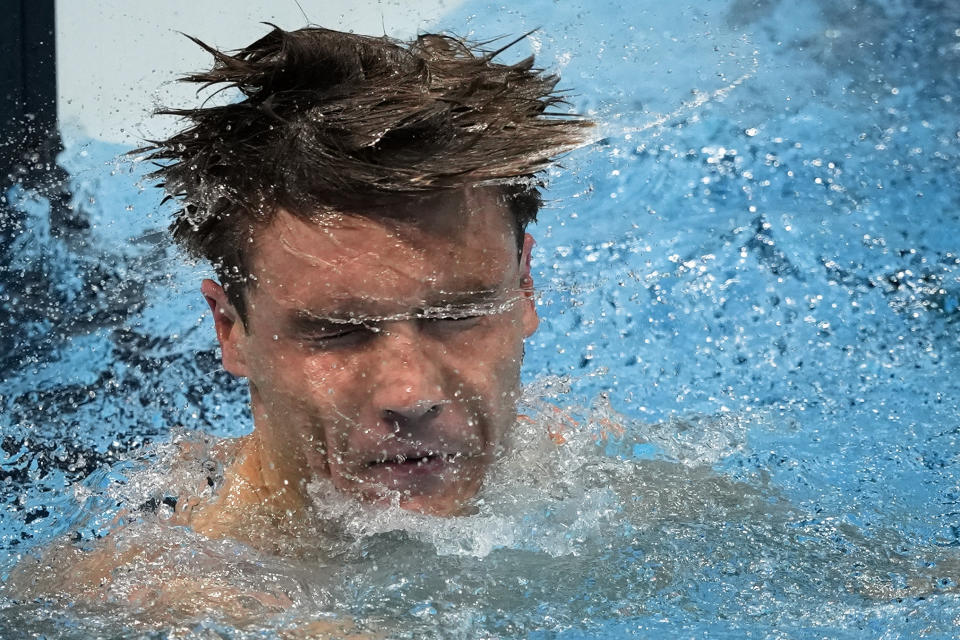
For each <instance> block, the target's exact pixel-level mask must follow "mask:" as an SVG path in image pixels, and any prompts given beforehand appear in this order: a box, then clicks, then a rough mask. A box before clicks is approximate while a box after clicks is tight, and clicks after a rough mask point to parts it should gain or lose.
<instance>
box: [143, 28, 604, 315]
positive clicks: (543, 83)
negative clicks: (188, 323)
mask: <svg viewBox="0 0 960 640" xmlns="http://www.w3.org/2000/svg"><path fill="white" fill-rule="evenodd" d="M190 39H191V40H193V41H194V42H196V43H197V44H198V45H199V46H201V47H203V48H204V49H205V50H207V51H208V52H209V53H210V54H211V55H212V56H213V58H214V65H213V68H212V69H210V70H209V71H203V72H199V73H194V74H192V75H188V76H186V77H184V78H182V80H183V81H185V82H191V83H197V84H198V85H201V88H209V87H218V88H219V89H220V90H224V89H227V90H235V91H238V92H239V99H238V100H236V101H234V102H231V103H229V104H218V105H213V106H205V105H204V106H201V107H199V108H195V109H164V110H161V111H159V112H158V113H161V114H169V115H176V116H180V117H182V118H185V119H187V120H188V122H189V126H188V127H187V128H185V129H184V130H182V131H180V132H179V133H177V134H175V135H173V136H172V137H170V138H168V139H166V140H162V141H151V142H150V145H149V146H147V147H145V148H144V149H141V150H139V151H140V152H144V151H146V152H148V155H147V157H148V159H151V160H153V161H155V162H157V164H158V165H159V167H160V168H159V169H158V170H156V171H155V172H154V173H153V174H152V177H153V178H155V179H157V180H158V181H159V183H160V186H162V187H163V188H164V189H165V191H166V193H167V199H175V200H177V201H178V202H179V203H180V207H179V209H178V210H177V211H176V212H175V214H174V220H173V222H172V224H171V227H170V228H171V231H172V233H173V237H174V239H175V241H176V242H177V243H178V244H180V245H181V247H183V248H184V249H185V250H186V251H187V253H189V254H191V255H193V256H195V257H199V258H205V259H207V260H209V261H210V262H211V264H213V266H214V268H215V269H216V271H217V274H218V276H219V277H220V279H221V281H222V282H223V284H224V287H225V289H226V291H227V295H228V297H229V299H230V302H231V304H233V305H234V307H235V308H236V309H237V311H238V313H239V314H240V316H241V319H245V315H246V314H245V311H246V305H245V302H244V296H243V291H244V288H245V286H244V285H245V283H246V282H247V275H246V274H247V273H248V272H249V266H250V265H249V261H250V259H251V254H252V251H251V249H252V248H254V246H255V243H254V238H255V235H256V232H257V231H258V230H259V229H262V228H263V227H264V226H266V225H268V224H269V223H270V222H271V220H272V219H273V218H274V216H275V214H276V212H277V211H278V210H279V209H281V208H282V209H285V210H287V211H289V212H290V213H292V214H294V215H297V216H301V217H304V218H312V217H314V216H316V215H317V214H318V213H320V212H323V211H328V210H341V211H350V212H358V213H360V214H361V215H378V214H377V213H375V211H377V210H378V208H377V206H376V205H377V204H378V203H383V202H389V201H391V200H394V199H396V198H407V197H416V196H418V195H426V194H430V193H437V192H440V191H444V190H452V189H457V188H462V187H466V186H471V185H484V184H498V185H501V194H502V198H503V199H504V201H505V202H506V203H507V205H508V206H509V209H510V211H511V212H512V213H513V216H514V219H515V223H516V230H517V241H518V246H522V242H523V231H524V229H525V228H526V226H527V224H528V223H530V222H532V221H533V220H535V219H536V215H537V211H538V209H539V207H540V206H541V204H542V201H541V194H540V187H541V186H542V185H541V183H540V182H539V181H538V178H537V176H538V174H539V172H541V171H542V170H543V169H545V168H546V167H547V166H549V164H550V163H551V162H552V160H553V159H555V158H556V157H557V156H558V155H560V154H562V153H563V152H565V151H568V150H570V149H572V148H574V147H576V146H578V145H580V144H582V141H583V139H584V128H585V127H588V126H590V123H589V122H587V121H585V120H584V119H582V118H579V117H575V116H571V115H569V114H566V113H561V112H554V111H551V108H552V107H554V106H556V105H558V104H561V103H563V102H564V101H563V99H562V95H561V94H560V93H559V92H557V91H556V90H555V87H556V84H557V81H558V78H557V76H555V75H550V74H546V73H544V72H543V70H541V69H538V68H535V67H534V60H533V57H529V58H526V59H524V60H521V61H520V62H516V63H514V64H501V63H497V62H494V61H493V58H494V57H495V56H497V55H499V54H500V53H501V52H502V51H503V50H504V49H506V48H507V47H509V46H510V45H512V44H514V43H515V42H518V41H519V40H516V41H514V42H511V43H510V44H508V45H507V46H506V47H501V48H500V49H498V50H487V49H485V47H486V46H487V45H489V44H490V43H479V44H471V43H468V42H467V41H465V40H463V39H460V38H456V37H453V36H450V35H437V34H427V35H421V36H420V37H418V38H416V39H415V40H413V41H412V42H406V43H405V42H400V41H397V40H394V39H391V38H388V37H369V36H362V35H356V34H351V33H343V32H340V31H333V30H330V29H323V28H318V27H309V28H304V29H299V30H296V31H284V30H283V29H280V28H277V27H273V29H272V31H270V32H269V33H268V34H267V35H266V36H264V37H262V38H260V39H259V40H257V41H256V42H254V43H252V44H250V45H249V46H247V47H245V48H243V49H241V50H239V51H236V52H233V53H226V52H224V51H219V50H217V49H215V48H213V47H211V46H209V45H207V44H205V43H203V42H201V41H200V40H198V39H196V38H192V37H191V38H190ZM379 215H383V214H379Z"/></svg>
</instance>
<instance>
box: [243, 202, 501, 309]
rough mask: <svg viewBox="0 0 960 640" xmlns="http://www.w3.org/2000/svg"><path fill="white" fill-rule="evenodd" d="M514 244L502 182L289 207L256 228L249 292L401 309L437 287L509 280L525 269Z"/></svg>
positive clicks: (284, 301) (295, 302)
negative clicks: (335, 205) (349, 204)
mask: <svg viewBox="0 0 960 640" xmlns="http://www.w3.org/2000/svg"><path fill="white" fill-rule="evenodd" d="M516 247H517V245H516V231H515V229H514V224H513V221H512V216H511V213H510V211H509V209H508V207H507V206H506V204H505V203H504V202H503V201H502V200H501V199H500V198H498V197H497V192H496V191H495V190H494V189H477V188H475V189H465V190H462V191H456V192H450V193H446V194H443V195H439V196H430V197H425V198H419V199H405V200H403V201H401V202H398V203H397V204H396V205H395V208H392V209H390V210H386V211H372V212H364V213H362V214H358V213H352V212H330V213H324V214H323V215H321V216H317V217H316V218H315V219H312V220H306V219H304V218H302V217H299V216H294V215H293V214H291V213H289V212H287V211H284V210H281V211H279V212H278V215H277V216H276V218H275V219H274V220H273V221H272V222H271V224H270V225H268V226H267V227H265V228H264V229H262V230H261V231H260V232H259V233H258V234H257V238H256V250H255V252H254V256H253V260H252V265H251V267H252V269H251V271H252V275H253V276H254V277H255V286H254V287H253V290H252V291H251V293H252V294H253V295H252V296H251V301H252V302H253V301H256V300H257V298H260V302H263V301H264V299H267V300H269V302H271V303H273V304H276V305H279V306H283V307H290V308H303V309H315V310H325V309H329V308H332V307H337V306H342V305H345V304H346V305H347V306H349V307H351V310H352V309H353V307H356V306H358V305H360V306H369V307H371V308H370V309H369V312H371V313H374V312H379V313H390V312H394V311H403V310H404V309H405V308H406V307H408V306H410V305H417V304H421V303H423V302H429V301H430V299H431V297H436V296H437V294H438V293H440V294H442V293H460V292H465V291H474V290H483V289H491V288H496V287H502V286H505V285H506V284H507V283H508V282H509V280H510V277H511V275H512V274H513V273H514V272H515V271H516V269H517V264H518V260H517V248H516ZM361 311H367V310H361Z"/></svg>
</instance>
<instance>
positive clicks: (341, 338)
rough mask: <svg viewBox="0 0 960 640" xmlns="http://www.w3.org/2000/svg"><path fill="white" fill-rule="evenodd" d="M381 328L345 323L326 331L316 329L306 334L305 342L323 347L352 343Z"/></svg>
mask: <svg viewBox="0 0 960 640" xmlns="http://www.w3.org/2000/svg"><path fill="white" fill-rule="evenodd" d="M379 331H380V330H379V329H378V328H377V327H373V326H370V325H359V324H344V325H338V326H336V327H331V328H330V329H329V330H325V331H315V332H311V333H309V334H307V335H305V336H304V342H309V343H311V344H314V345H318V346H322V347H333V346H339V345H345V344H352V343H353V342H357V341H359V340H362V339H365V338H367V337H369V336H370V335H372V334H374V333H378V332H379Z"/></svg>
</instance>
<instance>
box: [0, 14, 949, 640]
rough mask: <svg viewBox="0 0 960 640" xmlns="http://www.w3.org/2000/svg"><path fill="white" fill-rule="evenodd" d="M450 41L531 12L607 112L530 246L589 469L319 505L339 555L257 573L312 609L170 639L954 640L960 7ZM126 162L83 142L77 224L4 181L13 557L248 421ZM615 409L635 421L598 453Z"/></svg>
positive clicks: (196, 626) (53, 613) (66, 624)
mask: <svg viewBox="0 0 960 640" xmlns="http://www.w3.org/2000/svg"><path fill="white" fill-rule="evenodd" d="M436 26H437V27H438V28H450V29H452V30H454V31H456V32H458V33H461V34H464V33H468V34H470V33H472V34H475V35H476V36H477V37H489V36H491V35H499V34H512V33H518V32H522V31H525V30H527V29H531V28H534V27H540V30H539V31H538V32H537V33H535V34H534V35H533V36H532V37H531V38H529V39H528V41H527V42H526V43H524V44H522V45H520V47H521V48H524V47H525V48H526V49H528V50H532V51H534V52H536V53H537V54H538V60H539V61H540V62H541V64H544V65H546V66H547V67H549V68H555V69H557V70H559V72H560V73H561V74H562V76H563V78H564V82H563V85H564V86H566V87H569V88H570V89H571V94H570V101H571V103H572V105H573V108H574V109H575V110H577V111H580V112H586V113H590V114H592V115H593V116H594V117H595V118H596V119H598V120H599V121H600V122H601V123H602V126H601V131H600V133H599V135H598V140H597V141H596V142H595V143H594V144H593V145H591V146H590V147H589V148H587V149H584V150H581V151H580V152H577V153H575V154H572V155H571V156H570V157H569V158H567V159H566V160H565V161H564V163H563V164H564V166H565V170H564V171H558V172H556V173H555V174H551V176H550V191H549V197H550V198H552V201H551V203H550V205H549V206H548V207H547V209H545V210H544V211H543V212H542V214H541V218H540V222H539V223H538V224H537V225H536V227H535V228H534V229H532V232H533V233H534V235H535V236H536V238H537V240H538V247H537V250H536V253H535V256H534V257H535V265H534V270H535V277H536V281H537V283H538V287H539V288H540V298H539V304H540V307H539V308H540V312H541V328H540V330H539V331H538V333H537V334H535V335H534V337H533V338H532V339H531V341H530V343H529V344H528V347H527V355H526V361H525V368H524V380H525V382H526V383H527V384H528V385H529V389H528V391H527V396H528V397H527V400H526V405H527V407H526V409H527V411H528V413H529V414H530V415H531V416H535V421H536V422H537V423H538V426H541V427H542V426H544V425H546V424H548V423H551V422H552V421H554V422H555V421H556V420H557V419H558V418H557V415H558V414H556V413H554V410H553V409H551V408H550V405H552V406H554V407H557V408H559V409H560V410H562V412H563V415H566V416H569V417H570V418H572V419H576V420H577V421H578V422H579V424H580V427H578V428H571V435H570V439H571V442H570V443H569V445H565V446H568V451H571V452H575V455H574V454H573V453H571V454H570V455H568V454H567V453H564V450H563V449H562V448H561V449H560V450H559V451H543V450H535V451H536V454H535V455H533V457H532V458H529V459H523V458H522V457H521V459H520V460H512V461H507V462H505V463H504V468H503V469H502V475H501V478H502V479H501V480H498V481H497V482H495V483H494V486H493V487H492V488H491V489H490V490H489V494H488V495H487V496H485V500H486V503H485V504H486V506H485V507H484V508H482V509H481V510H480V513H479V514H477V515H476V516H471V517H468V518H464V519H462V520H461V521H459V522H445V523H444V522H439V523H438V522H434V521H431V520H430V519H423V518H415V517H412V516H404V515H403V514H396V513H388V514H376V513H370V512H367V511H364V510H362V509H353V508H351V507H350V506H349V505H339V506H338V507H336V508H333V507H331V509H333V511H331V513H330V514H328V515H330V517H331V519H333V520H336V521H337V522H339V523H340V526H341V527H342V531H341V532H340V537H339V538H338V539H337V540H338V542H336V543H333V542H331V543H330V545H331V546H330V547H329V549H332V550H333V551H335V553H334V554H333V555H334V557H336V558H337V563H336V566H335V567H330V566H325V567H324V570H323V571H322V572H321V571H317V572H314V573H310V574H309V575H306V576H304V575H301V574H298V573H296V571H295V570H294V568H293V567H291V566H287V565H284V564H283V562H282V561H281V560H278V559H270V560H269V561H268V560H264V559H259V560H258V562H260V565H258V566H260V567H269V568H270V571H271V572H272V573H271V575H280V576H283V577H284V578H286V579H290V580H291V581H292V580H294V577H295V578H296V579H297V580H299V582H298V583H297V584H298V585H300V586H298V587H297V589H300V590H301V591H298V592H297V593H302V594H303V595H302V600H299V601H298V603H299V605H298V606H299V608H298V609H297V610H296V612H295V613H294V614H291V615H292V617H288V618H283V617H278V618H273V619H269V620H267V621H266V622H262V621H261V622H262V623H258V625H253V626H252V627H251V626H249V625H248V626H242V625H239V624H236V623H235V621H233V622H231V621H226V622H225V621H222V620H219V621H218V620H211V619H204V618H199V619H197V620H184V621H177V625H179V627H177V626H176V625H175V624H174V623H173V622H171V623H170V625H169V627H168V633H170V634H174V633H179V634H180V635H172V636H171V637H189V636H190V634H194V635H196V637H269V636H270V635H271V634H272V633H273V632H275V631H276V630H277V629H281V628H285V626H286V625H291V624H295V623H296V621H297V620H298V619H300V620H302V619H308V618H311V617H317V616H325V615H331V616H334V617H336V616H341V617H349V618H350V619H353V620H357V621H358V623H359V624H360V625H361V626H363V625H367V626H368V627H370V628H378V627H383V628H387V629H389V630H390V633H392V634H394V635H397V636H398V637H402V636H404V634H406V635H407V637H424V636H425V635H435V636H437V637H464V638H474V637H529V638H538V639H540V638H568V639H572V638H622V637H640V638H647V637H649V638H661V637H671V638H726V637H731V638H741V637H754V638H864V637H877V638H880V637H882V638H901V637H902V638H918V637H928V638H951V637H956V636H957V635H958V632H956V631H955V628H956V626H957V624H958V621H960V600H958V595H957V583H958V582H960V474H958V472H957V469H956V463H957V457H958V453H960V448H958V437H960V436H958V434H960V378H958V376H957V375H956V372H957V371H960V368H958V364H960V362H958V361H960V333H958V328H960V119H958V118H957V116H956V113H957V104H958V103H960V6H958V5H957V4H956V3H955V2H953V1H952V0H942V1H935V0H927V1H925V2H922V3H919V2H915V1H907V0H886V1H880V0H870V1H868V2H853V0H839V1H838V0H816V1H811V2H804V3H798V2H788V1H786V0H722V1H721V0H716V1H704V2H699V3H696V5H695V6H687V5H685V4H681V3H674V4H671V5H670V6H664V3H653V2H650V3H647V2H626V1H623V2H614V1H612V0H596V1H593V2H589V3H587V2H576V1H555V0H532V1H528V2H522V3H512V4H510V5H509V6H503V5H499V4H492V3H484V2H468V3H466V4H465V5H462V6H460V7H459V8H457V9H456V10H455V11H453V12H452V13H451V14H450V15H447V16H443V17H441V18H439V19H438V20H437V23H436ZM237 44H238V45H239V44H240V43H237ZM522 53H523V51H520V50H518V51H517V52H515V53H514V55H517V56H520V55H521V54H522ZM124 151H126V150H125V149H121V148H117V147H111V146H109V145H106V144H103V143H99V142H96V141H91V142H89V143H87V144H83V145H77V146H75V147H74V148H71V149H68V151H67V152H66V153H65V154H64V156H63V158H62V160H61V162H62V164H63V165H64V167H65V168H66V169H67V170H68V171H69V172H70V174H71V176H72V183H71V186H72V189H73V197H74V200H73V205H74V207H75V214H74V217H75V218H77V219H78V220H79V221H80V224H78V225H75V226H76V227H77V228H71V229H70V230H68V231H67V232H64V231H62V228H61V230H60V231H59V232H58V228H57V227H56V226H54V227H53V228H51V225H50V223H49V220H50V206H49V204H48V203H47V202H46V200H45V199H44V198H43V197H41V196H38V195H37V194H35V193H31V192H25V191H22V190H16V189H15V190H14V191H12V192H11V193H10V194H8V198H9V199H11V201H12V202H14V203H15V205H16V208H17V210H18V211H20V212H21V215H22V221H21V223H20V226H18V227H17V229H18V234H19V235H18V237H17V239H16V241H15V244H14V247H13V249H12V251H11V253H10V255H9V256H8V257H7V262H6V264H5V266H4V271H3V273H2V275H0V309H2V310H3V311H2V315H0V317H2V318H5V319H2V320H0V322H2V324H3V333H4V334H5V335H4V337H3V338H2V341H0V346H2V347H3V352H2V353H0V358H2V360H0V435H2V447H3V454H2V456H3V458H2V473H0V477H2V479H3V481H4V482H5V483H6V487H7V490H6V491H5V493H4V500H5V508H4V509H3V510H2V511H0V548H2V549H3V553H4V554H5V556H4V558H3V559H2V561H0V568H2V569H3V570H4V571H7V570H9V569H10V567H12V566H13V565H14V564H15V563H16V562H17V560H18V559H19V558H20V557H21V555H22V554H24V553H27V552H29V550H30V549H35V548H37V547H38V546H40V545H43V544H46V543H49V542H50V541H53V540H57V539H60V538H63V537H64V536H74V537H77V538H81V539H84V540H87V539H90V538H92V537H94V536H95V535H96V534H97V533H98V532H103V531H105V530H106V529H107V528H108V527H109V521H110V517H111V514H113V513H116V511H117V509H118V505H120V504H122V503H123V501H124V500H125V499H129V500H132V499H133V498H131V497H130V496H134V497H140V496H141V494H139V493H137V491H142V492H143V495H147V494H149V492H150V491H151V490H152V489H143V488H142V487H141V485H142V484H150V482H154V483H157V482H159V480H158V479H157V478H152V480H151V479H149V478H150V476H149V474H148V476H147V478H148V480H149V481H143V482H141V483H140V484H138V483H137V482H133V481H131V480H130V479H129V477H135V476H131V474H130V473H129V472H128V469H129V468H130V467H132V466H135V464H134V463H133V462H129V461H126V459H128V458H131V457H132V458H138V457H142V456H143V455H147V457H148V458H149V459H154V460H156V459H157V458H159V459H160V460H162V459H163V458H162V453H160V454H143V453H141V452H142V450H143V447H144V446H146V445H148V444H150V443H156V442H163V441H165V440H166V438H167V437H168V436H169V433H170V429H171V427H173V426H175V425H182V426H184V427H186V428H188V429H197V430H203V431H206V432H209V433H212V434H215V435H217V436H232V435H239V434H242V433H246V432H247V431H248V430H249V428H250V417H249V415H248V411H247V409H246V406H245V399H244V395H245V391H244V389H243V388H242V386H241V385H240V384H239V383H237V382H235V381H233V380H231V379H230V378H229V377H228V376H227V375H226V374H224V373H223V372H222V370H220V368H219V366H218V364H217V354H216V352H215V350H214V348H213V331H212V327H211V326H210V321H209V317H207V314H206V312H205V308H204V307H205V305H204V303H203V301H202V299H201V298H200V296H199V293H198V291H197V288H198V282H199V278H200V277H202V276H203V275H206V273H207V272H206V270H205V268H204V267H203V266H202V265H189V264H186V263H185V262H184V261H183V260H182V259H181V258H180V257H179V256H178V255H177V253H176V251H175V250H174V249H173V248H171V247H170V246H169V244H168V243H167V241H166V239H165V237H164V235H163V233H162V231H163V228H164V226H165V224H166V215H167V213H168V212H167V211H165V210H164V209H163V208H162V207H161V206H160V203H159V200H160V198H159V194H157V193H154V191H155V190H154V189H153V188H152V187H151V186H150V185H149V184H147V183H145V182H144V181H143V177H142V176H143V173H144V172H145V167H143V166H141V165H140V164H139V163H137V162H131V161H130V160H129V159H122V158H119V159H118V156H119V154H121V153H123V152H124ZM607 420H610V421H612V422H614V423H616V424H619V425H622V426H623V427H624V428H625V432H624V433H623V434H622V435H617V434H615V433H612V432H611V433H610V434H609V435H608V437H607V438H606V439H603V438H599V437H598V438H597V439H596V442H595V439H594V437H593V436H594V435H599V434H600V433H601V429H603V428H605V427H608V426H609V424H610V423H609V422H607ZM527 435H529V434H525V433H524V432H521V434H520V436H518V437H519V438H520V439H523V438H524V437H526V436H527ZM531 437H532V436H531ZM151 456H153V457H152V458H151ZM524 462H526V463H529V464H534V463H535V464H537V465H539V467H538V474H537V475H536V477H534V476H532V475H530V471H529V468H528V467H529V464H528V465H527V466H525V464H524ZM525 469H526V471H525ZM118 487H120V488H121V489H118ZM131 487H133V488H131ZM134 489H136V490H134ZM125 491H126V492H127V493H124V492H125ZM518 497H519V499H514V498H518ZM101 511H105V512H106V515H100V516H92V515H91V514H93V513H95V512H101ZM143 535H150V532H149V528H147V529H145V532H144V534H143ZM344 540H347V542H344ZM177 544H181V545H184V546H189V545H200V547H202V545H203V543H202V542H198V541H196V540H192V539H190V538H189V536H188V535H187V534H186V533H184V539H183V540H178V541H177ZM329 549H328V550H329ZM204 553H208V554H211V556H210V557H217V558H220V557H221V556H223V557H226V556H229V555H230V554H231V553H234V550H230V551H229V553H228V551H225V550H223V549H214V550H211V549H207V548H205V551H204ZM237 553H241V555H242V554H246V553H247V552H246V551H243V552H237ZM216 554H221V555H216ZM244 558H247V556H246V555H244ZM223 562H224V563H226V564H229V561H228V560H224V561H223ZM185 563H186V561H185ZM271 563H274V564H271ZM187 564H188V563H187ZM264 571H266V569H264ZM320 573H323V574H324V575H325V576H326V577H325V578H324V579H323V580H321V579H319V578H317V575H319V574H320ZM254 575H256V574H254ZM3 606H4V607H5V609H4V611H5V612H4V614H0V615H3V616H5V618H6V620H7V622H2V623H0V628H2V629H6V630H7V631H5V632H4V633H5V634H6V635H4V637H6V636H7V635H10V631H9V630H10V629H19V630H21V631H22V630H24V629H31V630H33V631H32V632H33V633H35V634H46V635H47V636H53V637H58V636H59V637H78V638H84V637H94V636H96V635H97V634H103V635H106V636H107V637H139V636H138V634H141V633H146V632H144V631H143V628H142V627H141V626H138V623H137V620H136V616H135V615H133V617H124V616H126V615H127V614H124V615H119V617H118V614H116V613H115V612H111V610H109V609H107V611H106V612H104V611H99V612H97V613H96V615H94V614H92V613H91V614H89V615H87V614H84V615H81V614H80V613H78V612H75V611H72V610H71V608H70V607H69V606H64V605H62V604H56V603H34V604H29V603H28V604H23V603H15V602H13V601H11V600H9V599H8V600H5V601H4V603H3ZM131 615H132V614H131ZM98 616H99V617H98ZM111 616H113V617H114V619H113V621H112V622H108V621H109V620H110V617H111ZM297 616H300V618H297ZM118 619H119V622H118V621H117V620H118ZM111 624H113V625H114V626H110V625H111ZM31 625H33V626H31ZM34 627H35V629H34ZM175 627H176V628H177V630H176V631H175V632H174V631H170V629H174V628H175ZM104 629H106V631H104ZM157 633H158V634H160V635H157V636H155V637H165V636H163V635H162V634H163V633H167V632H157ZM204 634H206V635H204ZM214 634H220V635H214ZM0 635H3V634H0ZM11 637H12V636H11Z"/></svg>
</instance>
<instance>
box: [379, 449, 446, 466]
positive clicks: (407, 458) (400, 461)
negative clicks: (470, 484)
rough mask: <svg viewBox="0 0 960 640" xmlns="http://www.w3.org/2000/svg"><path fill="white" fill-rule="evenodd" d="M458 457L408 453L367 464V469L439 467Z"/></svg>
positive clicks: (444, 454) (443, 454) (442, 454)
mask: <svg viewBox="0 0 960 640" xmlns="http://www.w3.org/2000/svg"><path fill="white" fill-rule="evenodd" d="M458 457H460V455H459V454H457V453H419V452H417V453H410V454H400V455H397V456H393V457H390V458H379V459H377V460H371V461H370V462H368V463H367V468H368V469H369V468H374V467H395V468H409V469H416V468H422V467H439V466H442V465H444V464H447V463H451V462H454V461H455V460H456V459H457V458H458Z"/></svg>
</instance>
